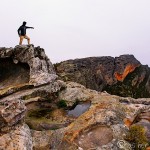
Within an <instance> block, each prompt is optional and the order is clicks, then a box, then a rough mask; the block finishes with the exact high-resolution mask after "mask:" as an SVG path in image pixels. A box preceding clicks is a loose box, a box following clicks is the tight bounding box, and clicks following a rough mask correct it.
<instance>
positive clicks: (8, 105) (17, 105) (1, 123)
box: [0, 99, 26, 128]
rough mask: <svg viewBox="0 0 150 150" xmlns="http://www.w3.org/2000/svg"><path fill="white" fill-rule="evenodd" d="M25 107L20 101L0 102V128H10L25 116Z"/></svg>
mask: <svg viewBox="0 0 150 150" xmlns="http://www.w3.org/2000/svg"><path fill="white" fill-rule="evenodd" d="M25 111H26V107H25V105H24V103H23V102H22V101H20V100H17V99H16V100H12V101H9V100H6V101H0V118H1V119H0V128H2V127H5V126H12V125H14V124H16V123H18V122H19V121H20V120H22V119H23V118H24V116H25Z"/></svg>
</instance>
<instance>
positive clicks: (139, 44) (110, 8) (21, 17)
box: [0, 0, 150, 66]
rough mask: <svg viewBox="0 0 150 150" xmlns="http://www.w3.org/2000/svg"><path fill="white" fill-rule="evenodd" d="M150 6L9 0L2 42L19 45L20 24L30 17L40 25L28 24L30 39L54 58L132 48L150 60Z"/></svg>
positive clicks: (101, 0) (124, 0)
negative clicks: (30, 27)
mask: <svg viewBox="0 0 150 150" xmlns="http://www.w3.org/2000/svg"><path fill="white" fill-rule="evenodd" d="M149 8H150V1H149V0H143V1H141V0H132V1H131V0H113V1H111V0H72V1H71V0H42V1H40V0H39V1H36V0H32V1H31V0H26V1H23V0H11V2H10V1H8V0H5V1H2V2H1V9H0V18H1V25H0V26H1V27H0V33H1V34H0V36H1V41H0V47H14V46H15V45H18V42H19V37H18V35H17V29H18V28H19V26H20V25H21V24H22V22H23V21H26V22H27V26H33V27H34V28H35V29H34V30H32V29H29V30H27V35H28V36H29V37H30V38H31V43H32V44H34V46H40V47H42V48H44V49H45V52H46V54H47V55H48V57H49V58H50V60H51V61H52V63H56V62H60V61H64V60H67V59H76V58H85V57H93V56H94V57H99V56H112V57H118V56H120V55H123V54H132V55H134V56H135V58H137V59H138V60H139V61H140V62H141V63H142V64H143V65H146V64H148V65H149V66H150V61H149V49H150V42H149V41H150V17H149V14H150V9H149ZM26 43H27V41H25V40H24V43H23V44H26Z"/></svg>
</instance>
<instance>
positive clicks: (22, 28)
mask: <svg viewBox="0 0 150 150" xmlns="http://www.w3.org/2000/svg"><path fill="white" fill-rule="evenodd" d="M26 24H27V23H26V22H25V21H24V22H23V24H22V26H20V27H19V29H18V34H19V37H20V42H19V45H22V41H23V39H27V40H28V44H30V38H29V37H28V36H27V35H26V29H34V28H33V27H27V26H26Z"/></svg>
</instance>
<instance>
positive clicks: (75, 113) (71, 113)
mask: <svg viewBox="0 0 150 150" xmlns="http://www.w3.org/2000/svg"><path fill="white" fill-rule="evenodd" d="M90 105H91V103H90V102H85V103H81V104H78V105H77V106H76V107H75V108H74V109H73V110H69V111H68V115H69V116H73V117H79V116H80V115H81V114H83V113H84V112H86V111H87V110H88V109H89V107H90Z"/></svg>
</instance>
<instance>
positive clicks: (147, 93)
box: [55, 55, 150, 98]
mask: <svg viewBox="0 0 150 150" xmlns="http://www.w3.org/2000/svg"><path fill="white" fill-rule="evenodd" d="M55 68H56V72H57V74H58V75H59V77H60V79H62V80H64V81H73V82H78V83H80V84H82V85H84V86H86V87H87V88H91V89H94V90H97V91H107V92H109V93H110V94H115V95H120V96H124V97H127V96H130V97H134V98H139V97H150V68H149V67H148V66H143V65H141V63H140V62H139V61H138V60H137V59H136V58H135V57H134V56H133V55H121V56H119V57H115V58H113V57H90V58H83V59H75V60H68V61H64V62H61V63H58V64H55Z"/></svg>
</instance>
